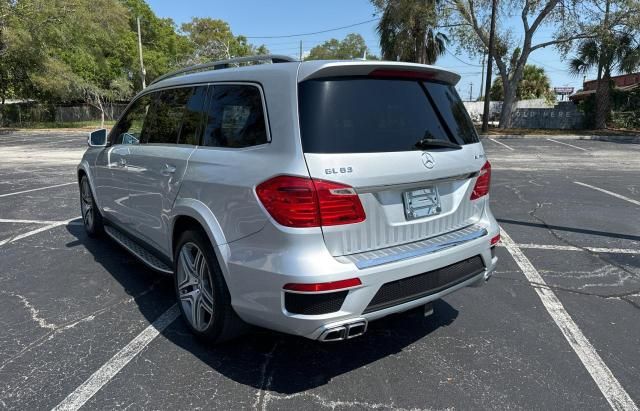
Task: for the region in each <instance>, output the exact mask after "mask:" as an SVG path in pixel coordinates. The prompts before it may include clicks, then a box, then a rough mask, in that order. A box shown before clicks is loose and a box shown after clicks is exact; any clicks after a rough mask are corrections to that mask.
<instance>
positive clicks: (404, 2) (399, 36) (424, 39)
mask: <svg viewBox="0 0 640 411" xmlns="http://www.w3.org/2000/svg"><path fill="white" fill-rule="evenodd" d="M371 1H372V3H373V4H374V5H375V7H376V8H377V9H378V10H380V11H381V12H382V17H381V18H380V22H379V23H378V34H379V35H380V48H381V49H382V58H383V59H385V60H401V61H411V62H415V63H421V64H433V63H435V62H436V60H437V59H438V57H440V56H441V55H443V54H444V53H445V51H446V46H447V43H448V41H449V39H448V38H447V36H446V35H445V34H444V33H442V32H438V31H436V14H437V10H436V6H437V2H438V0H371Z"/></svg>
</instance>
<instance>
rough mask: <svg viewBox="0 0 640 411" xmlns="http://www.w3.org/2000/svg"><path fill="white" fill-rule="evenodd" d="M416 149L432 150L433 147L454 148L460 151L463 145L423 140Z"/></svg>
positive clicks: (430, 139)
mask: <svg viewBox="0 0 640 411" xmlns="http://www.w3.org/2000/svg"><path fill="white" fill-rule="evenodd" d="M415 147H416V148H432V147H443V148H453V149H455V150H460V149H461V148H462V146H461V145H459V144H456V143H452V142H450V141H445V140H438V139H435V138H423V139H422V140H420V141H418V142H417V143H416V144H415Z"/></svg>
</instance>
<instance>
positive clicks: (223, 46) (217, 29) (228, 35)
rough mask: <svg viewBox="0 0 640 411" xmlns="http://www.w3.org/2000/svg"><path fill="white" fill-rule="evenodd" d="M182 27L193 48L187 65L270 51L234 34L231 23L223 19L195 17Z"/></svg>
mask: <svg viewBox="0 0 640 411" xmlns="http://www.w3.org/2000/svg"><path fill="white" fill-rule="evenodd" d="M181 29H182V31H183V32H184V33H185V34H186V35H187V39H188V41H189V43H190V46H191V50H192V51H191V55H190V56H189V57H188V58H187V60H186V65H192V64H200V63H204V62H208V61H215V60H226V59H230V58H233V57H242V56H250V55H255V54H268V53H269V50H268V49H267V48H266V46H264V45H261V46H259V47H256V46H254V45H252V44H250V43H249V42H248V41H247V38H246V37H244V36H234V34H233V33H232V31H231V28H230V27H229V24H228V23H227V22H225V21H223V20H215V19H211V18H198V17H194V18H193V19H192V20H191V21H190V22H189V23H184V24H183V25H182V27H181Z"/></svg>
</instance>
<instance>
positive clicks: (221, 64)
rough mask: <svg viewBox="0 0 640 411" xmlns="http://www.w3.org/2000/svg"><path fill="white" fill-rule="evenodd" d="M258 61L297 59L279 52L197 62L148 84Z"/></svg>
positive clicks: (285, 61)
mask: <svg viewBox="0 0 640 411" xmlns="http://www.w3.org/2000/svg"><path fill="white" fill-rule="evenodd" d="M259 61H271V63H291V62H296V61H298V60H296V59H294V58H292V57H289V56H284V55H279V54H266V55H263V56H247V57H237V58H233V59H228V60H219V61H212V62H209V63H203V64H197V65H195V66H190V67H185V68H183V69H180V70H176V71H174V72H171V73H167V74H163V75H162V76H160V77H158V78H156V79H155V80H153V81H152V82H151V83H150V84H149V85H151V84H155V83H157V82H159V81H162V80H166V79H168V78H171V77H176V76H179V75H181V74H187V73H195V72H197V71H203V70H206V69H211V68H213V69H214V70H220V69H226V68H228V67H229V65H230V64H237V63H251V62H259Z"/></svg>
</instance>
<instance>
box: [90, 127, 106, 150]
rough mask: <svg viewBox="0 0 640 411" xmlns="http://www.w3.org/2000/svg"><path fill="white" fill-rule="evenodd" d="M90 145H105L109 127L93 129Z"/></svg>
mask: <svg viewBox="0 0 640 411" xmlns="http://www.w3.org/2000/svg"><path fill="white" fill-rule="evenodd" d="M87 143H89V147H105V146H106V145H107V129H106V128H101V129H100V130H96V131H92V132H91V133H89V140H88V141H87Z"/></svg>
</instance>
